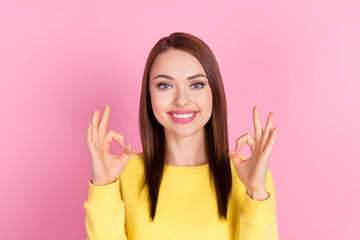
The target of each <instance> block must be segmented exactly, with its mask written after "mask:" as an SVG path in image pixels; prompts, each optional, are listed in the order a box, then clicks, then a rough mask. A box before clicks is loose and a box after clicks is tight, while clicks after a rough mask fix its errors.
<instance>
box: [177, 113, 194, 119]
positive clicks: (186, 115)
mask: <svg viewBox="0 0 360 240" xmlns="http://www.w3.org/2000/svg"><path fill="white" fill-rule="evenodd" d="M194 114H195V113H190V114H172V115H173V116H174V117H176V118H188V117H192V116H194Z"/></svg>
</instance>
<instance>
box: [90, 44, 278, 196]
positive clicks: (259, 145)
mask: <svg viewBox="0 0 360 240" xmlns="http://www.w3.org/2000/svg"><path fill="white" fill-rule="evenodd" d="M198 73H201V74H203V75H205V76H206V74H205V71H204V69H203V67H202V65H201V63H200V62H199V61H198V60H197V59H196V58H195V57H194V56H192V55H191V54H189V53H187V52H184V51H181V50H176V49H171V50H168V51H166V52H163V53H161V54H159V55H158V56H157V57H156V59H155V61H154V63H153V66H152V68H151V71H150V79H149V81H150V85H149V86H150V95H151V101H152V107H153V111H154V115H155V117H156V119H157V120H158V121H159V123H160V124H161V125H162V126H163V127H164V131H165V137H166V141H167V146H166V151H167V153H168V158H167V159H165V161H166V164H169V165H174V166H198V165H203V164H206V163H208V160H207V159H206V157H205V133H204V126H205V124H206V123H207V122H208V120H209V119H210V117H211V112H212V92H211V89H210V86H209V83H208V80H207V78H206V77H199V78H196V79H193V80H189V81H188V80H187V79H186V78H187V77H188V76H193V75H196V74H198ZM159 74H166V75H169V76H172V77H173V78H174V80H169V79H166V78H156V79H155V80H154V79H153V78H154V77H155V76H157V75H159ZM160 83H162V85H159V84H160ZM198 83H203V84H204V85H201V84H198ZM110 109H111V108H110V105H108V104H105V110H104V114H103V116H102V119H101V122H100V124H99V114H100V112H99V111H98V110H97V109H95V108H94V115H93V118H92V121H91V122H89V128H88V130H87V137H86V142H87V145H88V149H89V153H90V157H91V162H92V172H93V179H92V180H91V182H92V183H93V184H94V185H99V186H103V185H107V184H110V183H113V182H115V181H116V180H117V179H118V178H119V177H120V175H121V173H122V172H123V170H124V168H125V166H126V164H127V163H128V161H129V159H130V157H131V155H132V154H133V153H134V149H133V148H132V147H131V145H130V144H126V145H125V138H124V136H123V135H121V134H120V133H118V132H116V131H114V130H110V131H109V132H108V133H106V131H107V130H106V127H107V124H108V121H109V115H110ZM184 109H186V110H195V111H198V115H197V116H196V117H195V119H194V120H193V121H192V122H190V123H186V124H180V123H176V122H174V121H173V120H172V119H171V117H170V116H168V114H167V112H168V111H171V110H184ZM273 120H274V112H271V113H270V114H269V115H268V119H267V123H266V126H265V130H263V128H262V125H261V122H260V118H259V108H258V106H256V107H254V108H253V122H254V130H255V131H254V132H255V136H252V135H251V134H250V133H246V134H244V135H242V136H241V137H239V138H238V139H237V140H236V149H234V150H232V151H230V152H229V153H228V156H229V158H230V159H231V161H232V162H233V165H234V167H235V169H236V172H237V175H238V176H239V178H240V180H241V181H242V182H243V183H244V185H245V187H246V192H247V194H248V195H249V196H250V197H251V198H252V199H254V200H259V201H261V200H265V199H268V198H269V193H268V192H267V191H266V172H267V168H268V162H269V158H270V153H271V151H272V149H273V146H274V142H275V137H276V133H277V130H278V128H277V127H275V128H272V124H273ZM113 141H117V142H118V143H119V145H120V146H121V147H123V148H124V151H123V153H122V154H121V155H120V156H116V155H113V154H111V153H110V152H109V149H110V144H111V143H112V142H113ZM244 143H246V144H247V145H249V146H250V149H251V156H250V157H249V158H247V159H245V160H242V159H241V158H240V154H239V153H238V152H239V151H240V150H241V148H242V145H243V144H244Z"/></svg>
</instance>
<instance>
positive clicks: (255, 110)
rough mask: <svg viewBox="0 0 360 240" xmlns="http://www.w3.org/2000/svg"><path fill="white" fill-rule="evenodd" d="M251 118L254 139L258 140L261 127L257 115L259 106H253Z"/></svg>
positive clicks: (261, 131) (261, 130) (260, 134)
mask: <svg viewBox="0 0 360 240" xmlns="http://www.w3.org/2000/svg"><path fill="white" fill-rule="evenodd" d="M253 118H254V134H255V141H256V142H260V139H261V136H262V133H263V129H262V126H261V122H260V116H259V106H256V107H254V108H253Z"/></svg>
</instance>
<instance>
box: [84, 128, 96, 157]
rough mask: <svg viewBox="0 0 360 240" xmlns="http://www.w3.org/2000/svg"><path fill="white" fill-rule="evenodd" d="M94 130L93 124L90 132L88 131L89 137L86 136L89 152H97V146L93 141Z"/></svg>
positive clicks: (89, 129)
mask: <svg viewBox="0 0 360 240" xmlns="http://www.w3.org/2000/svg"><path fill="white" fill-rule="evenodd" d="M92 130H93V124H92V123H90V124H89V127H88V130H87V135H86V143H87V145H88V148H89V151H90V152H93V151H94V150H95V146H94V143H93V140H92V135H93V134H92Z"/></svg>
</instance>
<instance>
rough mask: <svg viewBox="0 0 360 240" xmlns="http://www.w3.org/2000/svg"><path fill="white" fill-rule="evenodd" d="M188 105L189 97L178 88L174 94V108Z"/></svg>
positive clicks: (184, 91) (183, 90)
mask: <svg viewBox="0 0 360 240" xmlns="http://www.w3.org/2000/svg"><path fill="white" fill-rule="evenodd" d="M188 103H189V97H188V95H187V92H186V90H185V89H180V88H178V89H177V90H176V93H175V98H174V101H173V104H174V105H176V106H184V105H187V104H188Z"/></svg>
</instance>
